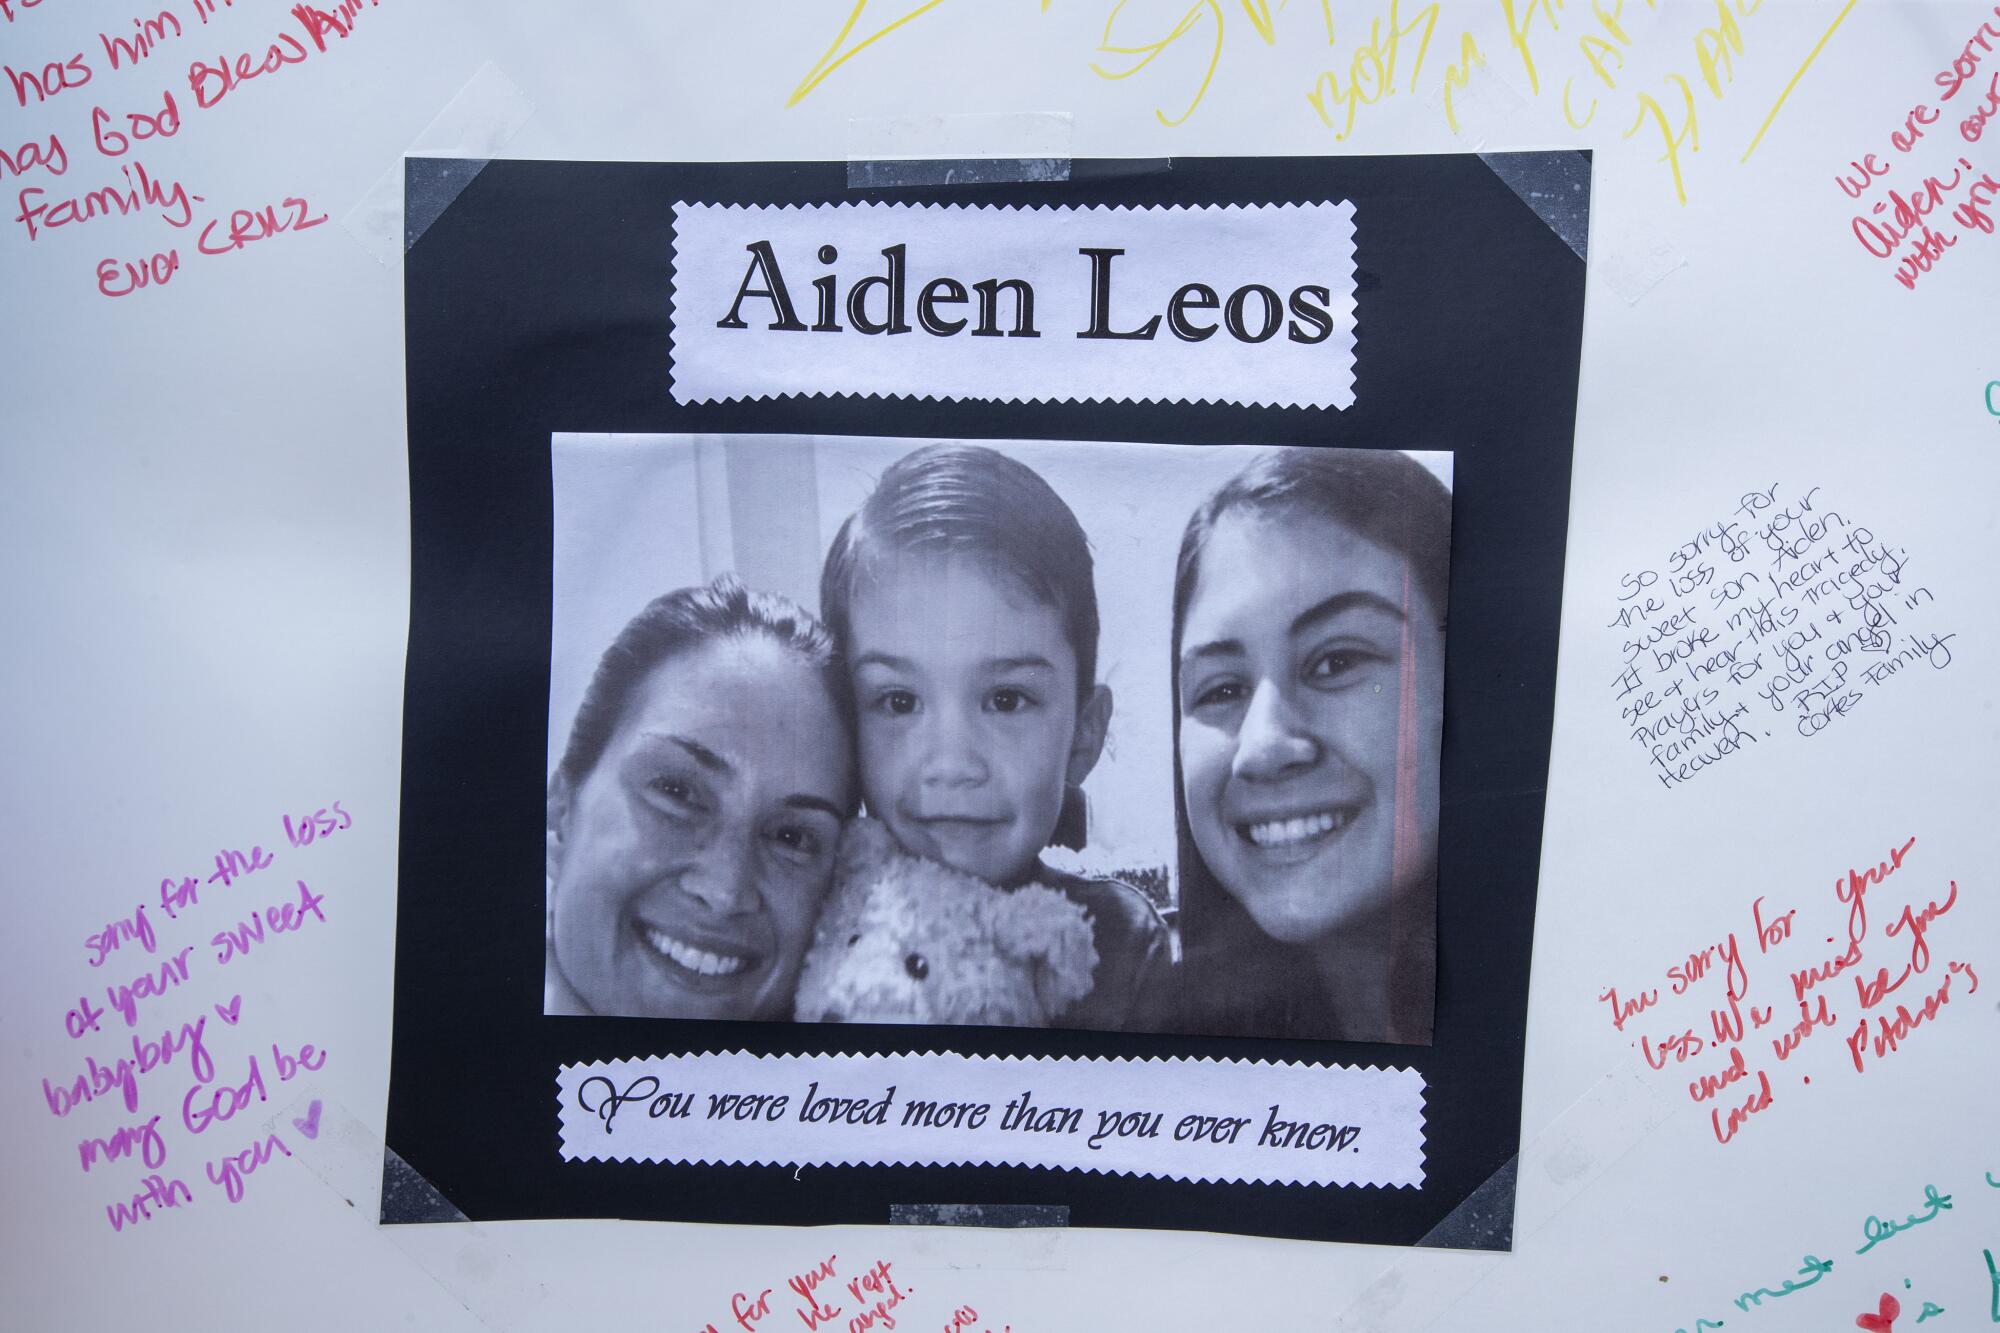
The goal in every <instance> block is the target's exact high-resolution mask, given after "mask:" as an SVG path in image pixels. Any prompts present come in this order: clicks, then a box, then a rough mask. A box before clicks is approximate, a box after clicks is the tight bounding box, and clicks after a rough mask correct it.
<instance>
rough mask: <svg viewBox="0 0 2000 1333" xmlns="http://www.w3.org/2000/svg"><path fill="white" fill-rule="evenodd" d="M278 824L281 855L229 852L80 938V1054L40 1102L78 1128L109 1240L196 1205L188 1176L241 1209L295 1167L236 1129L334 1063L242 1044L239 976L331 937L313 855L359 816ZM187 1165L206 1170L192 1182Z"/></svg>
mask: <svg viewBox="0 0 2000 1333" xmlns="http://www.w3.org/2000/svg"><path fill="white" fill-rule="evenodd" d="M276 823H277V827H276V829H275V830H274V831H275V832H276V833H278V834H279V835H281V836H282V837H283V839H284V844H283V846H280V847H277V848H276V849H275V850H267V849H266V848H265V847H264V846H263V845H262V844H261V843H253V844H251V845H250V847H249V849H248V850H247V851H246V850H244V849H243V848H242V847H241V846H240V845H239V846H230V847H223V848H221V849H219V850H218V851H217V852H216V853H215V854H214V858H213V860H212V861H211V862H210V864H209V865H206V866H203V867H201V868H200V869H199V870H197V871H196V872H195V873H193V874H171V875H166V876H163V877H162V878H161V879H160V882H159V888H158V890H157V891H155V892H151V893H148V894H147V895H146V896H144V897H142V898H141V899H139V900H138V901H137V902H135V903H134V905H133V908H132V910H131V911H130V912H129V913H127V914H124V915H121V916H118V917H115V918H113V919H112V920H109V921H105V922H102V923H93V924H91V925H90V926H89V927H88V928H87V929H85V930H83V931H82V932H80V935H79V943H80V945H81V952H82V969H83V970H84V971H85V972H86V973H89V974H91V975H90V979H89V981H88V982H87V984H86V985H85V986H84V987H83V988H82V990H81V991H80V992H79V993H78V995H77V997H76V1002H75V1004H74V1005H70V1006H69V1007H68V1008H66V1009H65V1011H64V1012H63V1015H62V1027H63V1032H64V1034H65V1035H66V1036H67V1037H68V1039H69V1040H70V1041H71V1042H72V1043H75V1044H76V1045H75V1050H76V1052H77V1055H76V1057H75V1058H74V1060H72V1061H71V1062H69V1063H68V1064H66V1066H65V1067H64V1068H62V1069H60V1070H55V1071H49V1072H45V1073H44V1074H43V1076H42V1079H41V1088H42V1099H43V1102H44V1103H45V1104H46V1105H47V1107H48V1111H49V1114H50V1115H52V1116H54V1117H56V1118H57V1119H59V1120H63V1121H70V1120H71V1117H75V1121H74V1124H75V1133H76V1135H77V1138H76V1140H75V1142H76V1155H77V1166H78V1169H79V1170H80V1171H81V1172H82V1173H83V1174H85V1175H87V1176H91V1177H93V1178H94V1179H104V1178H107V1177H109V1178H112V1179H115V1180H117V1182H118V1183H117V1184H115V1185H113V1186H111V1187H110V1188H111V1190H112V1194H113V1197H112V1198H111V1200H110V1201H109V1202H107V1203H105V1204H104V1205H103V1206H104V1214H105V1219H106V1221H107V1222H108V1223H109V1224H110V1226H111V1229H112V1230H113V1231H118V1232H122V1231H124V1230H126V1229H127V1228H128V1227H132V1226H135V1225H137V1224H139V1223H142V1222H150V1221H152V1220H153V1219H154V1218H155V1217H157V1216H158V1215H160V1214H161V1213H163V1212H167V1211H171V1210H173V1209H177V1208H182V1207H185V1206H187V1205H189V1204H191V1203H193V1202H194V1201H195V1199H196V1197H197V1196H196V1194H195V1192H194V1190H193V1189H192V1188H190V1187H189V1185H188V1181H187V1177H190V1176H191V1177H193V1178H194V1179H195V1180H196V1182H197V1183H199V1182H201V1181H203V1180H205V1181H206V1182H207V1185H208V1192H212V1193H217V1194H220V1196H221V1197H222V1199H223V1200H224V1201H226V1202H228V1203H232V1204H233V1203H241V1202H242V1201H243V1198H244V1196H245V1194H246V1192H247V1189H248V1183H249V1181H250V1179H251V1177H252V1176H254V1175H255V1174H256V1172H257V1171H258V1170H259V1169H260V1168H262V1167H265V1166H267V1165H268V1164H269V1163H270V1162H271V1161H272V1160H274V1159H275V1158H278V1157H290V1156H291V1155H292V1150H291V1148H290V1147H288V1146H287V1145H286V1143H285V1141H284V1139H283V1138H281V1137H280V1136H279V1135H278V1134H276V1133H271V1132H266V1133H263V1134H261V1135H259V1134H255V1133H252V1134H250V1135H249V1136H248V1137H247V1138H246V1137H245V1135H244V1133H243V1127H244V1124H245V1123H246V1122H247V1121H248V1120H249V1119H251V1118H252V1117H253V1115H254V1114H255V1113H256V1111H257V1108H259V1107H261V1106H263V1105H264V1104H265V1103H267V1102H269V1101H270V1100H271V1097H272V1094H273V1092H274V1091H275V1090H277V1089H280V1088H282V1087H283V1086H284V1085H285V1084H288V1083H291V1082H292V1081H293V1080H295V1079H299V1078H301V1077H302V1076H305V1075H310V1074H314V1073H317V1072H318V1071H319V1070H321V1069H323V1068H325V1066H326V1058H327V1053H326V1051H325V1050H324V1049H322V1048H321V1047H319V1046H317V1045H315V1044H314V1043H312V1042H294V1041H289V1040H281V1041H264V1040H261V1039H260V1040H258V1041H256V1042H254V1043H245V1042H243V1041H241V1037H242V1036H245V1035H247V1034H246V1033H243V1032H241V1031H240V1025H241V1023H242V1021H243V996H242V995H241V994H240V993H237V992H236V991H235V990H234V986H233V983H232V976H233V975H234V973H233V971H232V969H235V970H236V971H240V963H241V960H243V959H244V958H246V957H251V956H255V955H259V954H262V953H264V952H265V951H271V950H280V949H282V950H288V951H289V950H296V949H298V948H301V947H304V946H303V945H301V944H296V943H291V942H290V941H292V940H293V939H294V938H298V939H304V938H305V937H308V936H312V935H317V934H319V933H321V932H323V931H325V930H326V929H327V928H328V913H327V907H326V894H325V892H324V891H323V890H321V889H316V888H314V887H313V886H312V883H311V881H309V880H308V879H306V878H304V877H303V875H304V873H305V872H306V870H307V869H308V862H309V861H310V859H311V850H310V849H311V848H312V847H313V845H314V844H316V843H319V842H322V841H324V840H326V839H328V838H331V837H338V836H339V835H340V834H342V833H343V832H345V831H346V830H348V829H350V828H352V827H353V826H354V817H353V816H352V815H351V814H349V813H348V811H347V809H346V807H345V806H343V805H342V804H341V803H340V802H339V801H334V802H332V803H331V804H329V805H326V806H321V807H319V808H317V809H314V810H311V811H309V812H306V813H304V814H293V813H291V812H286V813H284V814H282V815H281V816H279V818H278V820H277V821H276ZM281 863H282V865H281ZM294 863H296V865H294ZM182 940H191V941H192V942H190V943H182V942H181V941H182ZM100 996H101V997H102V998H101V1000H100V998H99V997H100ZM60 1003H62V1004H67V1003H68V1001H67V997H65V998H64V999H63V1000H62V1001H60ZM52 1008H53V1006H52ZM239 1047H247V1048H248V1049H239ZM318 1111H319V1104H318V1103H317V1102H315V1103H314V1105H313V1111H312V1114H311V1115H310V1117H309V1118H308V1121H306V1122H300V1121H297V1120H296V1119H295V1120H294V1122H293V1123H294V1124H295V1125H297V1126H298V1127H299V1129H300V1132H301V1133H304V1134H305V1136H306V1137H307V1138H312V1137H314V1136H315V1135H316V1133H317V1131H318ZM308 1125H309V1126H310V1128H308ZM184 1159H194V1160H199V1162H200V1165H201V1170H200V1173H199V1174H198V1175H197V1174H196V1172H195V1169H194V1167H193V1166H192V1165H189V1164H184ZM100 1197H101V1195H100Z"/></svg>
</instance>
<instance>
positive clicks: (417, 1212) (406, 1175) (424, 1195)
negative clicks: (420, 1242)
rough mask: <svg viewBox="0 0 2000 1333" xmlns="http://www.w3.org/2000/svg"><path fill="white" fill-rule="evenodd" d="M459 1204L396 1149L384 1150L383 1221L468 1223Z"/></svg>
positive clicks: (394, 1222)
mask: <svg viewBox="0 0 2000 1333" xmlns="http://www.w3.org/2000/svg"><path fill="white" fill-rule="evenodd" d="M471 1220H472V1219H471V1218H469V1217H467V1216H466V1215H465V1214H464V1213H461V1212H460V1211H459V1210H458V1205H457V1204H455V1203H453V1202H452V1201H451V1200H450V1199H447V1198H445V1197H444V1195H442V1194H440V1193H438V1188H437V1186H435V1185H433V1184H431V1182H430V1181H428V1180H426V1179H425V1178H424V1176H423V1173H422V1172H420V1171H418V1170H417V1168H415V1167H414V1166H411V1165H410V1164H409V1163H408V1162H406V1161H404V1160H403V1158H402V1156H401V1154H399V1153H398V1152H397V1151H396V1150H395V1149H394V1148H387V1147H385V1148H383V1149H382V1222H383V1225H385V1226H390V1225H398V1224H401V1223H405V1222H469V1221H471Z"/></svg>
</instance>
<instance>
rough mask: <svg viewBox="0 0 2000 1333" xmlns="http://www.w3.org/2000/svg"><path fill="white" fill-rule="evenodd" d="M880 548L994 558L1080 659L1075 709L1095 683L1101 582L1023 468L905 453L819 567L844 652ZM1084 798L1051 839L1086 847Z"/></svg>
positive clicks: (1063, 510) (981, 458)
mask: <svg viewBox="0 0 2000 1333" xmlns="http://www.w3.org/2000/svg"><path fill="white" fill-rule="evenodd" d="M882 551H890V552H898V553H915V554H921V555H925V556H937V557H944V556H948V555H970V556H974V557H977V558H980V559H983V560H987V561H990V562H991V563H992V564H993V565H994V566H995V567H996V568H997V569H999V570H1000V571H1002V572H1004V573H1006V574H1008V575H1009V576H1011V577H1012V578H1014V579H1015V580H1017V581H1018V582H1019V583H1020V584H1021V586H1022V587H1023V588H1025V589H1026V590H1027V591H1028V593H1029V594H1030V595H1032V596H1033V597H1035V598H1036V599H1037V600H1038V601H1041V602H1043V603H1045V604H1047V605H1048V606H1051V607H1053V608H1055V611H1056V614H1057V615H1058V617H1059V618H1060V620H1061V622H1062V630H1063V637H1064V638H1065V639H1066V640H1068V642H1069V646H1070V650H1071V651H1072V652H1073V653H1075V654H1076V694H1077V702H1078V704H1079V705H1081V704H1082V702H1083V701H1084V700H1085V699H1087V698H1088V697H1089V696H1090V692H1091V690H1092V689H1094V688H1095V687H1096V685H1097V581H1096V578H1095V576H1094V574H1093V571H1092V565H1091V558H1090V541H1089V539H1088V538H1087V537H1085V536H1084V534H1083V527H1082V525H1081V524H1079V523H1078V522H1077V521H1076V515H1075V514H1073V513H1071V512H1070V508H1069V506H1068V505H1067V504H1065V503H1063V499H1062V497H1061V496H1059V495H1057V494H1056V493H1055V491H1054V490H1053V489H1051V488H1050V486H1049V484H1048V483H1047V482H1046V481H1043V480H1042V478H1041V476H1040V474H1038V473H1037V472H1036V471H1035V470H1034V469H1033V468H1031V467H1029V466H1028V465H1027V464H1025V463H1021V462H1017V461H1016V460H1014V459H1012V458H1009V457H1007V456H1006V455H1005V454H1001V453H997V452H995V451H994V450H992V449H988V448H986V447H984V446H983V445H976V444H933V445H928V446H926V447H925V448H922V449H918V450H916V451H915V452H913V453H908V454H905V455H903V457H901V458H899V459H897V460H896V461H895V462H894V463H893V464H891V465H890V467H889V469H888V470H887V471H886V472H884V473H883V474H882V477H881V479H880V480H879V481H877V482H876V483H875V490H874V492H873V493H872V494H870V495H869V497H868V498H867V499H866V500H865V501H863V502H862V505H861V507H860V508H859V509H857V510H855V511H854V513H852V514H851V515H849V516H848V518H847V521H846V522H845V523H842V524H841V525H840V531H839V532H838V533H837V534H836V535H835V536H834V539H833V545H832V546H830V547H828V548H827V552H826V564H825V566H824V567H823V568H822V569H821V571H820V579H819V613H820V615H821V616H822V617H823V618H824V619H825V621H826V625H827V628H828V629H829V630H830V631H831V632H832V634H833V640H834V642H835V643H836V644H837V645H838V646H839V648H840V650H841V651H842V652H843V653H845V652H846V651H847V650H848V648H849V646H850V644H851V642H852V634H853V615H852V613H853V600H854V585H855V581H856V580H857V579H858V578H859V577H860V576H861V574H862V572H863V570H864V568H865V567H866V565H867V563H868V561H869V560H870V559H871V558H873V557H874V556H875V555H876V554H877V553H879V552H882ZM1084 822H1085V817H1084V803H1083V792H1082V791H1081V789H1078V788H1074V787H1073V788H1071V789H1070V790H1069V791H1068V792H1067V793H1065V795H1064V800H1063V808H1062V815H1061V817H1060V819H1059V820H1058V821H1057V826H1056V832H1055V835H1054V841H1055V842H1056V843H1057V844H1058V845H1060V846H1065V847H1077V848H1080V847H1082V846H1083V842H1084V830H1083V824H1084Z"/></svg>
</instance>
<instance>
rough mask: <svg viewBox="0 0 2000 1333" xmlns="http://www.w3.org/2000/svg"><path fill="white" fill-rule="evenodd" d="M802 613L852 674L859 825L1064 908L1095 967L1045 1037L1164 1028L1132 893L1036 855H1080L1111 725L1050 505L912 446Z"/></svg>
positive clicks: (935, 450)
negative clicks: (1080, 930) (1085, 919)
mask: <svg viewBox="0 0 2000 1333" xmlns="http://www.w3.org/2000/svg"><path fill="white" fill-rule="evenodd" d="M820 607H821V614H822V616H823V617H824V618H825V620H826V623H827V627H828V629H830V630H831V631H832V633H833V635H834V638H835V640H836V642H837V643H839V645H840V647H841V650H842V653H843V655H844V656H845V658H846V660H847V664H848V670H849V672H850V674H851V677H852V683H853V698H854V704H855V711H856V715H857V726H858V738H859V751H860V765H861V787H862V794H863V797H864V799H865V801H866V804H867V809H868V812H869V813H870V814H872V815H874V816H875V817H876V818H878V819H880V820H881V821H882V822H883V823H885V824H886V825H888V827H889V830H890V832H891V833H893V834H894V835H895V837H896V840H897V841H898V842H899V843H901V844H902V846H903V847H904V848H905V849H906V850H907V851H910V852H912V853H914V854H915V855H918V856H921V857H925V858H927V859H930V860H933V861H938V862H941V863H943V864H945V865H948V866H950V867H952V868H953V869H956V870H961V871H964V872H966V873H968V874H972V875H976V876H978V877H979V878H981V879H984V880H986V881H988V882H990V883H992V884H995V885H997V886H999V887H1000V888H1003V889H1013V888H1017V887H1019V886H1021V885H1023V884H1025V883H1028V882H1029V881H1031V880H1032V881H1035V882H1038V883H1041V884H1044V885H1047V886H1049V887H1051V888H1054V889H1057V890H1058V891H1060V892H1061V893H1063V894H1064V895H1065V896H1067V897H1068V898H1070V899H1071V900H1072V901H1074V902H1077V903H1079V904H1080V905H1082V906H1083V908H1084V909H1085V911H1086V912H1088V913H1089V915H1090V919H1091V927H1092V933H1093V936H1094V940H1095V944H1096V948H1097V954H1098V959H1099V962H1098V965H1097V970H1096V974H1095V978H1094V984H1093V988H1092V990H1091V992H1090V994H1089V995H1087V996H1085V997H1084V998H1083V999H1082V1000H1079V1001H1077V1002H1075V1003H1074V1004H1072V1005H1070V1006H1069V1008H1068V1009H1067V1010H1065V1011H1064V1012H1063V1013H1061V1014H1060V1015H1058V1016H1057V1018H1056V1020H1055V1025H1056V1026H1061V1027H1075V1028H1087V1029H1093V1030H1099V1031H1120V1030H1127V1029H1131V1030H1139V1031H1146V1030H1158V1028H1159V1027H1161V1026H1163V1025H1165V1026H1171V1021H1170V1020H1169V1019H1167V1017H1166V1014H1167V1008H1168V996H1169V988H1170V986H1171V978H1172V961H1171V959H1172V954H1171V946H1170V944H1169V939H1168V933H1167V929H1166V925H1165V923H1164V922H1162V921H1161V919H1160V917H1159V914H1158V913H1157V912H1156V911H1155V910H1154V909H1153V906H1152V904H1151V903H1150V902H1149V901H1148V900H1147V899H1146V897H1145V895H1144V894H1142V893H1140V892H1139V891H1138V890H1137V889H1135V888H1133V887H1132V886H1130V885H1128V884H1124V883H1121V882H1120V881H1118V880H1114V879H1090V878H1084V877H1081V876H1076V875H1068V874H1063V873H1060V872H1058V871H1055V870H1053V869H1051V868H1050V867H1049V866H1047V865H1046V864H1044V863H1043V861H1042V860H1041V853H1042V850H1043V849H1044V848H1045V847H1048V846H1050V845H1051V844H1058V845H1062V846H1068V847H1081V846H1082V845H1083V841H1084V822H1085V819H1084V808H1085V807H1084V801H1083V791H1082V786H1083V781H1084V779H1085V778H1086V777H1087V776H1088V775H1089V773H1090V770H1091V768H1092V767H1093V766H1094V765H1095V764H1096V762H1097V758H1098V755H1099V753H1100V752H1101V751H1102V749H1103V747H1104V738H1105V732H1106V729H1107V727H1108V726H1109V725H1110V721H1111V702H1112V701H1111V691H1110V689H1109V688H1108V687H1107V686H1105V685H1103V684H1101V683H1099V682H1098V681H1097V632H1098V620H1097V594H1096V590H1095V586H1094V583H1093V575H1092V562H1091V555H1090V546H1089V543H1088V541H1087V540H1086V539H1085V537H1084V534H1083V529H1082V528H1081V527H1080V526H1079V525H1078V523H1077V521H1076V516H1075V515H1074V514H1072V513H1071V512H1070V509H1069V506H1068V505H1066V504H1064V503H1063V501H1062V499H1061V498H1060V497H1059V496H1057V495H1056V493H1055V492H1054V491H1053V490H1051V489H1050V488H1049V485H1048V483H1047V482H1045V481H1043V480H1042V478H1041V477H1040V476H1039V475H1037V474H1036V473H1035V472H1034V471H1033V470H1032V469H1030V468H1028V467H1027V466H1025V465H1023V464H1021V463H1019V462H1016V461H1015V460H1013V459H1011V458H1008V457H1006V456H1004V455H1002V454H999V453H997V452H995V451H994V450H992V449H987V448H984V447H980V446H975V445H960V444H939V445H933V446H930V447H928V448H924V449H919V450H917V451H916V452H915V453H912V454H909V455H907V456H905V457H904V458H902V459H900V460H898V461H897V462H896V463H895V464H894V465H892V466H891V467H890V468H889V469H888V470H887V471H886V472H884V473H883V474H882V477H881V480H880V481H879V482H878V483H877V485H876V488H875V490H874V492H873V493H872V494H871V495H870V496H869V497H868V499H867V500H866V501H865V502H864V503H863V504H862V506H861V508H860V509H859V510H857V511H856V512H855V513H854V514H853V515H852V516H851V517H850V518H848V520H847V521H846V522H845V523H844V524H842V526H841V529H840V532H839V534H838V535H837V536H836V537H835V538H834V541H833V545H832V546H831V548H830V549H829V550H828V552H827V557H826V564H825V568H824V570H823V573H822V575H821V581H820Z"/></svg>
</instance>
